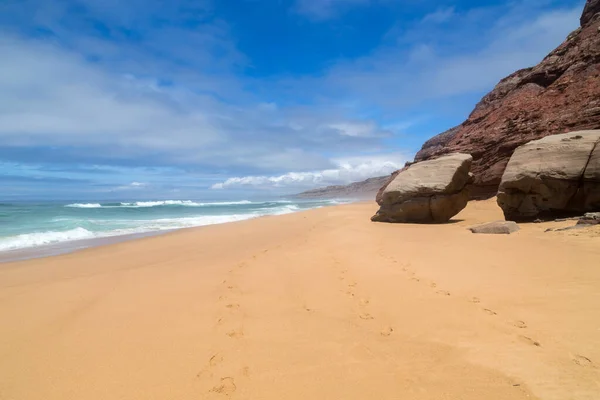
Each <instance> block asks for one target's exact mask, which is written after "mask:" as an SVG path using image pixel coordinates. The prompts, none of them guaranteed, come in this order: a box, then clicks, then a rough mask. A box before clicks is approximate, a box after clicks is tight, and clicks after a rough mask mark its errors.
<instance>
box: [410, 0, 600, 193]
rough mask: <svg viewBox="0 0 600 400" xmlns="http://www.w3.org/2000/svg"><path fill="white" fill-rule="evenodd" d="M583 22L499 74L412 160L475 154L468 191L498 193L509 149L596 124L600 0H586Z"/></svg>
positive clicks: (599, 107)
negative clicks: (529, 60) (521, 65)
mask: <svg viewBox="0 0 600 400" xmlns="http://www.w3.org/2000/svg"><path fill="white" fill-rule="evenodd" d="M580 22H581V26H580V28H578V29H577V30H575V31H574V32H572V33H571V34H570V35H569V36H568V37H567V39H566V40H565V42H564V43H562V44H561V45H560V46H559V47H558V48H556V49H555V50H554V51H552V52H551V53H550V54H549V55H548V56H546V58H544V59H543V60H542V62H541V63H540V64H538V65H536V66H535V67H532V68H526V69H522V70H520V71H517V72H515V73H513V74H512V75H509V76H508V77H506V78H504V79H502V80H501V81H500V83H498V85H496V87H495V88H494V89H493V90H492V91H491V92H490V93H488V94H487V95H486V96H484V97H483V99H481V101H480V102H479V103H478V104H477V106H476V107H475V109H474V110H473V112H472V113H471V115H469V117H468V119H467V120H466V121H465V122H463V123H462V124H460V125H459V126H457V127H454V128H452V129H450V130H448V131H446V132H443V133H441V134H439V135H437V136H435V137H433V138H431V139H430V140H428V141H427V142H425V144H424V145H423V147H422V148H421V150H420V151H419V152H418V153H417V155H416V157H415V162H418V161H424V160H429V159H434V158H437V157H440V156H442V155H444V154H450V153H468V154H471V155H472V156H473V167H472V170H471V171H472V172H473V174H474V175H475V182H474V187H473V188H472V194H473V195H474V197H485V196H486V195H494V194H495V193H496V192H497V189H498V185H499V183H500V179H501V178H502V173H503V172H504V169H505V168H506V164H507V163H508V160H509V158H510V156H511V155H512V153H513V151H514V150H515V149H516V148H517V147H518V146H520V145H522V144H525V143H527V142H529V141H531V140H534V139H540V138H542V137H545V136H548V135H553V134H557V133H564V132H569V131H574V130H583V129H599V128H600V0H588V1H587V3H586V5H585V8H584V11H583V14H582V16H581V20H580Z"/></svg>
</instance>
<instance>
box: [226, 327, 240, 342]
mask: <svg viewBox="0 0 600 400" xmlns="http://www.w3.org/2000/svg"><path fill="white" fill-rule="evenodd" d="M226 335H227V336H229V337H230V338H233V339H239V338H243V337H244V330H243V329H242V328H240V329H234V330H231V331H229V332H227V333H226Z"/></svg>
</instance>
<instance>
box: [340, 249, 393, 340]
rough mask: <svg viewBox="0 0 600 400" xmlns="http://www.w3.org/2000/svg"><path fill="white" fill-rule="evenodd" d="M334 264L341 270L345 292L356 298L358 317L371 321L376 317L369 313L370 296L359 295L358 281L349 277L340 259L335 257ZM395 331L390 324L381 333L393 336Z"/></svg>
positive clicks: (341, 279)
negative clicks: (357, 291)
mask: <svg viewBox="0 0 600 400" xmlns="http://www.w3.org/2000/svg"><path fill="white" fill-rule="evenodd" d="M333 263H334V265H335V266H336V267H337V268H338V269H339V270H340V273H339V280H340V281H341V282H342V283H343V284H344V285H345V287H344V289H343V292H344V293H345V294H346V295H347V296H348V297H350V298H352V299H354V300H355V302H356V304H357V306H358V310H359V311H358V318H360V319H361V320H364V321H370V320H373V319H375V318H374V317H373V316H372V315H371V314H370V313H369V304H370V301H369V299H368V298H364V297H359V296H357V293H356V286H357V283H356V281H354V280H352V279H350V277H348V270H347V269H344V268H343V267H342V266H341V263H340V262H339V261H338V260H335V259H334V262H333ZM393 332H394V328H392V327H391V326H389V325H386V326H384V327H383V328H382V329H381V331H380V332H379V334H380V335H381V336H386V337H387V336H391V335H392V333H393Z"/></svg>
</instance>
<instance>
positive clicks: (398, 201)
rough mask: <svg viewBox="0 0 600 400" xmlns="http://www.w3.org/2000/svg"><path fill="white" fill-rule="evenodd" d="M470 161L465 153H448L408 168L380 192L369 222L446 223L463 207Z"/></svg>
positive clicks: (469, 157) (470, 158)
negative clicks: (377, 208)
mask: <svg viewBox="0 0 600 400" xmlns="http://www.w3.org/2000/svg"><path fill="white" fill-rule="evenodd" d="M472 161H473V158H472V157H471V156H470V155H468V154H451V155H448V156H444V157H440V158H437V159H435V160H431V161H424V162H420V163H416V164H412V165H410V166H409V167H407V168H405V169H404V170H403V171H402V172H400V173H398V174H397V175H396V177H395V178H394V179H393V180H392V181H391V182H390V183H389V185H387V187H386V188H385V190H384V191H383V192H382V193H381V196H380V201H379V205H380V206H381V208H380V209H379V211H378V212H377V214H375V215H374V216H373V218H371V220H372V221H378V222H418V223H432V222H435V223H441V222H447V221H448V220H449V219H450V218H452V217H453V216H455V215H456V214H458V213H459V212H460V211H461V210H462V209H463V208H465V206H466V205H467V202H468V200H469V193H468V190H467V189H466V185H467V183H469V180H470V179H471V176H470V174H469V171H470V170H471V162H472Z"/></svg>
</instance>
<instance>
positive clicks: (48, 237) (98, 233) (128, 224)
mask: <svg viewBox="0 0 600 400" xmlns="http://www.w3.org/2000/svg"><path fill="white" fill-rule="evenodd" d="M237 204H241V205H248V204H253V205H256V207H257V208H255V209H252V208H250V209H249V210H244V211H242V210H241V209H240V212H237V213H235V214H225V215H197V216H186V217H178V216H177V215H174V216H172V217H168V218H165V217H164V216H162V215H161V218H156V217H155V218H154V219H141V218H140V219H135V218H131V216H130V215H127V216H126V215H123V217H125V218H114V216H112V217H111V218H103V217H99V215H98V214H97V213H96V212H94V213H89V214H86V213H84V212H83V210H82V211H81V215H80V216H78V217H74V216H56V217H54V218H52V222H53V223H55V224H56V227H52V228H46V230H41V229H40V230H39V231H35V229H32V231H30V232H27V233H22V234H20V235H13V236H5V237H0V251H7V250H17V249H27V248H33V247H38V246H44V245H53V244H60V243H64V242H71V241H77V240H83V239H96V238H104V237H112V236H121V235H128V234H143V233H149V232H157V231H166V230H175V229H182V228H190V227H196V226H203V225H213V224H222V223H226V222H234V221H242V220H246V219H251V218H256V217H260V216H264V215H282V214H289V213H293V212H296V211H299V210H300V209H303V208H307V207H299V206H298V205H296V204H293V203H291V202H289V201H287V200H277V201H269V202H250V201H248V200H244V201H230V202H214V203H196V202H193V201H189V200H165V201H155V202H131V203H122V205H119V203H116V204H115V203H113V204H107V205H105V206H103V205H101V204H100V203H74V204H69V205H67V206H66V207H72V208H103V207H107V208H126V207H141V208H143V207H158V206H175V205H177V206H194V207H202V206H213V205H222V206H229V205H237ZM323 204H327V203H326V202H323V203H321V205H323ZM316 206H317V204H314V205H313V207H311V208H314V207H316ZM173 213H174V214H176V213H177V212H176V210H175V209H173ZM201 213H203V212H202V211H200V209H199V214H201ZM148 215H152V214H150V213H149V214H148ZM64 223H67V224H64ZM65 225H67V226H65ZM46 226H47V225H46Z"/></svg>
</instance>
